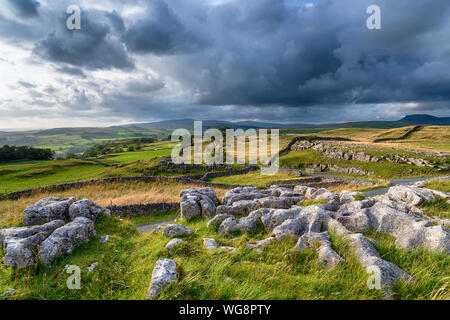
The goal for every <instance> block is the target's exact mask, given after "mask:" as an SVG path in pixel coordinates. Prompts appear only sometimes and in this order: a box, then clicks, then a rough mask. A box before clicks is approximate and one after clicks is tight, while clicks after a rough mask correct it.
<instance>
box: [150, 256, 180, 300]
mask: <svg viewBox="0 0 450 320" xmlns="http://www.w3.org/2000/svg"><path fill="white" fill-rule="evenodd" d="M176 279H177V264H176V262H175V261H173V260H171V259H159V260H158V261H156V265H155V268H154V269H153V273H152V280H151V281H150V288H149V290H148V294H147V300H153V299H156V298H158V296H159V294H160V293H161V290H162V289H164V288H165V287H167V286H168V285H169V284H170V283H171V282H172V281H176Z"/></svg>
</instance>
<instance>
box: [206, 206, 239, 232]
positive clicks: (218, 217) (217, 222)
mask: <svg viewBox="0 0 450 320" xmlns="http://www.w3.org/2000/svg"><path fill="white" fill-rule="evenodd" d="M218 208H219V207H218ZM232 217H233V216H232V215H231V214H217V215H216V216H214V218H212V219H211V220H209V221H208V224H207V225H206V226H207V227H208V229H209V228H213V227H215V226H218V225H220V224H221V223H222V222H223V221H224V220H226V219H228V218H232Z"/></svg>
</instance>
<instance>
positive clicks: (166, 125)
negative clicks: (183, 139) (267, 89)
mask: <svg viewBox="0 0 450 320" xmlns="http://www.w3.org/2000/svg"><path fill="white" fill-rule="evenodd" d="M130 126H136V127H141V128H155V129H165V130H174V129H179V128H183V129H187V130H193V129H194V120H193V119H180V120H166V121H158V122H149V123H135V124H131V125H126V126H125V127H130ZM202 126H203V129H204V130H207V129H210V128H218V127H222V126H228V127H231V128H232V129H244V130H246V129H250V128H255V129H260V128H297V127H315V125H312V124H300V123H295V124H282V123H268V122H257V121H238V122H231V121H222V120H202Z"/></svg>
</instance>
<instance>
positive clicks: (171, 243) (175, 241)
mask: <svg viewBox="0 0 450 320" xmlns="http://www.w3.org/2000/svg"><path fill="white" fill-rule="evenodd" d="M183 243H184V240H181V239H172V240H170V241H169V243H167V245H166V249H169V250H170V249H173V248H175V247H177V246H180V245H182V244H183Z"/></svg>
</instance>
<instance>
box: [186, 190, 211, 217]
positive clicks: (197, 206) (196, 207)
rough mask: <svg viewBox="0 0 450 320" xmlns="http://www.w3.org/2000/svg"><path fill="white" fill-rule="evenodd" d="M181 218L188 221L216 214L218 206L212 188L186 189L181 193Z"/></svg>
mask: <svg viewBox="0 0 450 320" xmlns="http://www.w3.org/2000/svg"><path fill="white" fill-rule="evenodd" d="M180 196H181V203H180V207H181V218H183V219H186V220H190V219H193V218H195V217H199V216H203V217H211V216H214V215H215V214H216V207H217V205H218V204H219V199H218V198H217V195H216V192H215V191H214V190H213V189H212V188H199V189H187V190H183V191H181V194H180Z"/></svg>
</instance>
